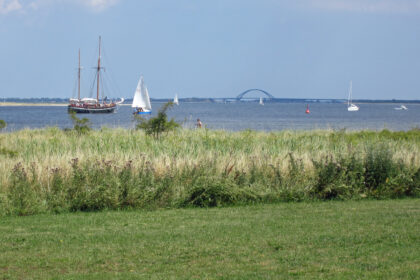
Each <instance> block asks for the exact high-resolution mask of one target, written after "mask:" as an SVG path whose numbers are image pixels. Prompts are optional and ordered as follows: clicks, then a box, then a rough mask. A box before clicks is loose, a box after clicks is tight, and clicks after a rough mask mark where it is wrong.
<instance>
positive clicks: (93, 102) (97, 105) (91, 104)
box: [67, 37, 124, 113]
mask: <svg viewBox="0 0 420 280" xmlns="http://www.w3.org/2000/svg"><path fill="white" fill-rule="evenodd" d="M95 68H96V72H97V73H96V75H95V76H96V98H82V99H81V98H80V72H81V69H82V68H81V67H80V49H79V68H78V75H77V78H78V79H77V82H78V83H77V99H75V98H70V100H69V105H68V108H67V109H68V111H69V112H75V113H112V112H114V110H115V109H116V108H117V105H118V104H121V103H123V102H124V99H121V100H120V101H119V102H113V101H112V100H111V101H110V102H107V97H105V98H102V100H100V99H99V89H100V87H101V85H100V81H101V79H100V73H101V70H102V69H104V68H103V67H101V37H99V57H98V66H97V67H95Z"/></svg>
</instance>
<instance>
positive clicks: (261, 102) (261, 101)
mask: <svg viewBox="0 0 420 280" xmlns="http://www.w3.org/2000/svg"><path fill="white" fill-rule="evenodd" d="M260 105H264V101H263V99H262V97H260Z"/></svg>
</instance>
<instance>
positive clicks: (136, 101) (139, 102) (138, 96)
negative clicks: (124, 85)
mask: <svg viewBox="0 0 420 280" xmlns="http://www.w3.org/2000/svg"><path fill="white" fill-rule="evenodd" d="M142 87H143V77H141V78H140V80H139V82H138V84H137V88H136V91H135V92H134V98H133V104H132V105H131V107H133V108H137V107H144V105H145V104H144V102H142V99H141V88H142Z"/></svg>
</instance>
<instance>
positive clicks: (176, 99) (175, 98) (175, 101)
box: [173, 94, 179, 105]
mask: <svg viewBox="0 0 420 280" xmlns="http://www.w3.org/2000/svg"><path fill="white" fill-rule="evenodd" d="M173 103H174V104H175V105H179V101H178V94H175V97H174V102H173Z"/></svg>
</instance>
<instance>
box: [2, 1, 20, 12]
mask: <svg viewBox="0 0 420 280" xmlns="http://www.w3.org/2000/svg"><path fill="white" fill-rule="evenodd" d="M20 9H22V5H21V4H20V2H19V0H0V14H8V13H10V12H13V11H18V10H20Z"/></svg>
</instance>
